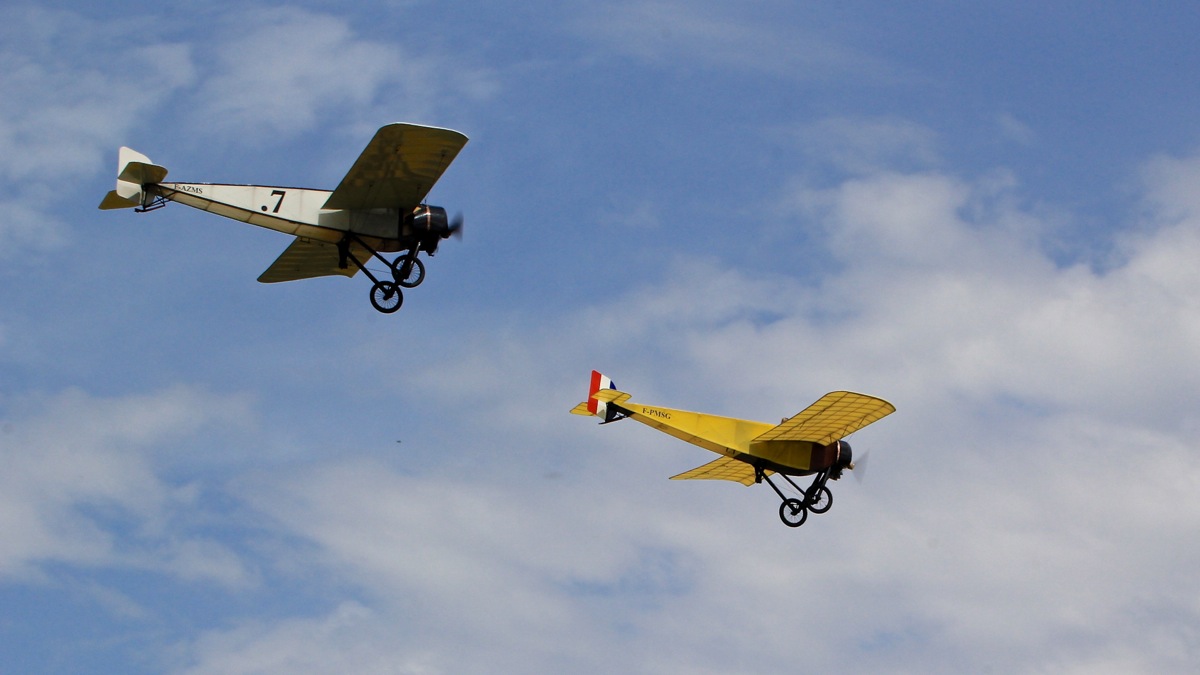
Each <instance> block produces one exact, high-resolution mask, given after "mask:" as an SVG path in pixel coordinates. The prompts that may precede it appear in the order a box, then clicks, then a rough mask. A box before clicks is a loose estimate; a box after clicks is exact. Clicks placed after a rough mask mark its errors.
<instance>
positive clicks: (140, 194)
mask: <svg viewBox="0 0 1200 675" xmlns="http://www.w3.org/2000/svg"><path fill="white" fill-rule="evenodd" d="M166 177H167V170H166V168H165V167H161V166H159V165H157V164H154V163H153V162H151V161H150V158H149V157H147V156H145V155H143V154H142V153H140V152H137V151H136V150H132V149H130V148H126V147H122V148H121V150H120V152H119V153H118V154H117V189H115V190H112V191H110V192H109V193H108V194H107V195H105V196H104V201H102V202H100V208H102V209H131V208H136V207H138V206H145V199H146V195H145V190H144V188H145V186H147V185H153V184H155V183H159V182H161V181H162V179H164V178H166Z"/></svg>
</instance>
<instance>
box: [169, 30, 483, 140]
mask: <svg viewBox="0 0 1200 675" xmlns="http://www.w3.org/2000/svg"><path fill="white" fill-rule="evenodd" d="M224 36H225V37H224V39H223V40H222V41H220V42H218V43H217V44H216V45H215V47H214V56H215V60H216V63H215V64H214V66H213V72H212V73H211V74H210V73H205V74H204V78H203V82H202V85H201V87H200V90H199V91H198V92H197V94H196V112H195V119H194V121H193V125H194V126H195V127H197V128H200V129H209V130H214V131H220V132H223V133H228V132H229V131H230V130H236V131H239V132H241V133H242V134H243V135H244V136H247V137H250V138H253V137H254V136H255V135H256V134H271V135H279V134H282V135H290V134H294V133H297V132H301V131H307V130H310V129H312V128H313V127H315V126H316V124H317V121H318V120H319V119H320V118H321V117H322V116H324V115H331V114H336V115H338V116H339V117H345V116H346V115H347V113H348V112H349V119H350V120H351V121H353V120H356V119H360V118H361V119H370V120H371V122H370V123H369V125H374V126H378V124H379V120H380V119H383V120H387V121H396V120H401V119H413V120H421V119H429V118H433V117H435V111H437V110H440V109H441V107H442V106H444V105H446V104H447V103H448V102H450V101H453V100H455V99H456V98H458V97H466V98H486V97H488V96H490V95H491V94H492V93H493V92H494V91H495V86H496V85H495V83H494V81H493V79H492V78H491V76H490V75H488V74H487V73H486V71H483V70H481V69H478V68H469V67H466V66H462V65H456V64H453V63H451V62H450V61H449V60H448V59H446V58H444V57H438V56H431V55H429V54H424V53H421V54H418V53H413V52H412V51H409V50H406V49H404V48H403V47H400V46H398V45H397V44H394V43H383V42H377V41H373V40H370V39H367V38H364V37H363V36H361V35H359V34H357V33H356V32H355V31H354V30H353V29H352V28H351V27H350V25H349V24H348V22H347V21H345V20H344V19H341V18H336V17H334V16H330V15H326V14H317V13H311V12H306V11H303V10H291V11H288V12H279V11H277V10H276V9H275V8H270V9H257V8H251V9H249V10H246V11H243V12H239V14H238V17H237V20H236V22H233V23H231V24H230V25H229V26H227V30H226V31H225V33H224ZM372 128H373V127H372Z"/></svg>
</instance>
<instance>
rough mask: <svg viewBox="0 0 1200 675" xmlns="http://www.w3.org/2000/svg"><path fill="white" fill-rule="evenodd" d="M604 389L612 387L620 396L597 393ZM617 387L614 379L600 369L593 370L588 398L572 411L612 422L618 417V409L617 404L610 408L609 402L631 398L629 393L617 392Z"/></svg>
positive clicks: (618, 401) (617, 402)
mask: <svg viewBox="0 0 1200 675" xmlns="http://www.w3.org/2000/svg"><path fill="white" fill-rule="evenodd" d="M604 389H611V390H613V393H615V394H620V396H617V397H613V396H612V395H608V394H600V395H599V396H597V395H596V394H597V393H598V392H600V391H601V390H604ZM616 389H617V386H616V385H615V384H613V382H612V380H610V379H609V378H608V377H606V376H605V375H604V374H603V373H601V372H600V371H598V370H593V371H592V380H591V385H590V387H589V388H588V398H587V400H586V401H584V402H583V403H580V404H579V405H577V406H575V407H574V408H572V409H571V412H572V413H573V414H576V415H595V416H596V417H599V418H600V419H602V420H604V421H605V422H612V421H613V420H615V419H617V411H616V409H615V406H614V407H613V408H609V403H610V402H611V403H616V404H619V403H620V402H624V401H626V400H628V399H629V394H622V393H621V392H617V391H616ZM614 399H615V400H614Z"/></svg>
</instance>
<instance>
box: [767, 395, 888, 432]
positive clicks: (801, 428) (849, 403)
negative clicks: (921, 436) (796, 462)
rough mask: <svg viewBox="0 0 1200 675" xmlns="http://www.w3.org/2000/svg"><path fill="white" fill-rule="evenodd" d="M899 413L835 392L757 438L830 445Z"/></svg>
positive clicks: (874, 401)
mask: <svg viewBox="0 0 1200 675" xmlns="http://www.w3.org/2000/svg"><path fill="white" fill-rule="evenodd" d="M893 412H896V408H895V406H893V405H892V404H891V403H888V402H887V401H885V400H883V399H881V398H875V397H874V396H867V395H866V394H856V393H854V392H852V391H832V392H829V393H828V394H825V395H824V396H822V397H821V398H820V399H819V400H818V401H817V402H816V403H814V404H812V405H810V406H808V407H807V408H805V409H804V410H802V411H800V412H799V413H797V414H796V415H795V416H794V417H791V418H789V419H787V420H784V422H783V423H782V424H780V425H778V426H776V427H774V428H772V429H770V430H769V431H767V432H766V433H764V434H762V435H761V436H759V437H758V438H755V439H754V440H755V442H759V441H811V442H813V443H818V444H820V445H827V444H829V443H832V442H833V441H836V440H838V439H840V438H845V437H846V436H849V435H850V434H852V433H854V432H855V431H858V430H859V429H861V428H863V427H865V426H867V425H868V424H871V423H872V422H875V421H877V420H881V419H883V418H884V417H887V416H888V415H890V414H892V413H893Z"/></svg>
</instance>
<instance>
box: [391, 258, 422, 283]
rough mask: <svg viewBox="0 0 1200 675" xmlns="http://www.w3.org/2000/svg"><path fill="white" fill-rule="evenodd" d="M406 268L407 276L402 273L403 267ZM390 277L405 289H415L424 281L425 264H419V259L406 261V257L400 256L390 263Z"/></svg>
mask: <svg viewBox="0 0 1200 675" xmlns="http://www.w3.org/2000/svg"><path fill="white" fill-rule="evenodd" d="M406 264H407V267H408V274H405V273H404V271H405V270H404V268H405V265H406ZM392 276H393V277H395V278H396V283H398V284H400V285H401V286H403V287H405V288H416V287H417V286H420V285H421V282H422V281H425V263H423V262H421V259H420V258H413V259H412V261H411V262H409V261H408V256H406V255H402V256H400V257H399V258H396V260H395V261H393V262H392Z"/></svg>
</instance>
